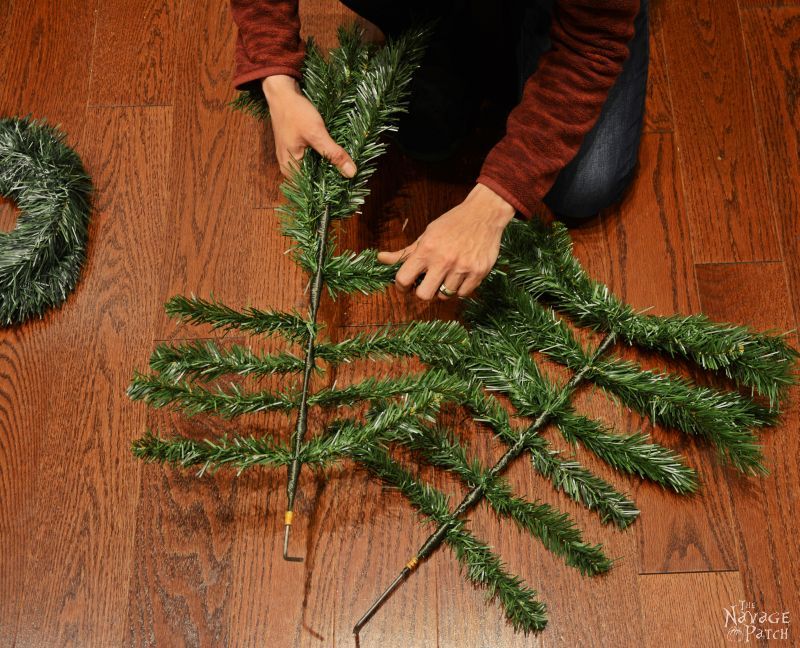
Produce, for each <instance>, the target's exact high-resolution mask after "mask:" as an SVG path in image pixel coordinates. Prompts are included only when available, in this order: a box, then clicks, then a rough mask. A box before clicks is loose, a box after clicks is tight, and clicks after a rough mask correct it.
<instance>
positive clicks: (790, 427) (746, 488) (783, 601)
mask: <svg viewBox="0 0 800 648" xmlns="http://www.w3.org/2000/svg"><path fill="white" fill-rule="evenodd" d="M785 277H786V275H785V269H784V268H783V264H781V263H752V264H746V265H710V266H700V267H698V268H697V280H698V287H699V291H700V298H701V300H702V305H703V311H704V312H706V313H708V315H709V316H710V317H713V318H715V319H718V320H723V321H734V322H745V323H747V324H749V325H751V326H752V327H754V328H755V329H757V330H766V329H775V330H778V331H785V330H788V329H789V328H791V327H792V325H793V322H794V318H793V310H792V298H791V296H790V295H789V293H788V291H787V286H786V278H785ZM791 341H792V343H793V344H794V345H795V348H797V344H798V340H797V337H796V336H792V338H791ZM790 398H791V406H790V407H789V409H788V410H787V411H786V413H785V415H784V417H783V420H782V422H781V423H780V424H779V426H778V427H776V428H775V429H772V430H764V431H763V432H762V433H761V434H760V435H759V436H760V438H761V442H762V447H763V451H764V456H765V458H766V465H767V467H768V468H769V469H770V471H771V472H770V474H769V475H767V476H766V477H762V478H751V479H742V478H734V477H733V476H730V477H729V478H728V481H729V485H730V489H731V495H732V503H733V515H734V520H735V522H736V524H735V529H736V536H737V541H738V545H739V565H740V568H741V570H742V580H743V583H744V592H745V596H744V598H746V599H747V600H748V601H753V602H755V603H756V607H758V609H760V610H763V611H768V612H773V611H778V612H783V611H787V610H788V611H790V613H791V612H793V611H795V610H798V609H800V575H798V573H797V570H796V569H793V568H792V567H791V566H792V565H796V564H798V560H800V550H798V546H797V541H796V539H797V538H798V537H800V523H798V519H800V516H798V501H797V497H796V495H795V494H796V493H797V492H798V488H800V469H799V468H798V462H797V457H798V456H800V441H799V440H798V438H797V434H795V431H796V430H797V429H798V426H800V408H798V402H800V390H798V389H797V388H794V389H793V390H792V392H791V394H790ZM790 632H791V631H790Z"/></svg>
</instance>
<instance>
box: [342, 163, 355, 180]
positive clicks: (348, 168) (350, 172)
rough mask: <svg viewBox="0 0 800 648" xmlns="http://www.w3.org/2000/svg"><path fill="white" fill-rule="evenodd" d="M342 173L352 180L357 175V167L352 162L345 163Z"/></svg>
mask: <svg viewBox="0 0 800 648" xmlns="http://www.w3.org/2000/svg"><path fill="white" fill-rule="evenodd" d="M342 173H344V174H345V175H346V176H347V177H348V178H352V177H353V176H354V175H355V174H356V165H355V164H353V163H352V162H345V163H344V166H343V167H342Z"/></svg>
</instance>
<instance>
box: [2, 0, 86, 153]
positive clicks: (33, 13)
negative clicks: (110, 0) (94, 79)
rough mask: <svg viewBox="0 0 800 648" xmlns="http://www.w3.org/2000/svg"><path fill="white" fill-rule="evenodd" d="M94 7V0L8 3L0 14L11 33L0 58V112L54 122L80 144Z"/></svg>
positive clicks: (43, 0) (75, 144)
mask: <svg viewBox="0 0 800 648" xmlns="http://www.w3.org/2000/svg"><path fill="white" fill-rule="evenodd" d="M4 4H7V3H4ZM94 8H95V2H94V0H92V1H90V2H86V1H85V0H67V1H66V2H58V1H56V0H41V1H39V2H16V1H15V2H12V3H11V4H10V6H9V7H8V8H7V11H8V15H7V16H6V17H5V20H6V23H7V25H6V29H7V33H8V34H11V35H12V36H11V37H10V38H8V39H6V42H7V47H8V53H7V54H6V55H4V56H3V57H2V58H0V80H2V82H3V91H2V92H0V114H2V115H18V116H24V115H27V114H29V113H30V114H31V115H32V116H33V117H37V118H44V119H46V120H47V121H48V122H49V123H51V124H54V125H60V126H61V127H62V128H63V130H65V131H66V132H67V133H68V134H69V136H70V140H71V142H72V144H73V146H80V145H81V143H82V139H81V138H82V136H83V127H84V120H85V112H86V100H87V93H88V87H89V75H88V74H87V70H88V69H90V66H89V63H90V61H91V52H92V36H93V34H94V25H95V13H94ZM53 70H58V73H57V74H54V73H53Z"/></svg>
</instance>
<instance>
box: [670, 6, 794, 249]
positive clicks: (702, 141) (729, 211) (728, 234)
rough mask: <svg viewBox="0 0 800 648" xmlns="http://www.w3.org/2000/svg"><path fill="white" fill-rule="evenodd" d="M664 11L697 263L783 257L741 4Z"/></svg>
mask: <svg viewBox="0 0 800 648" xmlns="http://www.w3.org/2000/svg"><path fill="white" fill-rule="evenodd" d="M658 10H659V14H660V18H659V19H660V21H661V23H662V25H663V30H664V32H663V33H664V48H665V51H666V58H667V69H668V74H669V83H670V87H671V91H672V102H673V110H674V117H675V129H676V136H677V140H676V142H677V145H678V152H679V159H680V162H681V167H682V169H683V186H684V192H685V196H686V210H687V215H688V218H689V222H690V224H691V237H692V247H693V252H694V259H695V262H697V263H707V262H730V261H760V260H772V259H777V258H780V255H781V252H780V241H779V238H778V234H777V228H776V223H775V206H774V204H773V202H772V200H771V198H770V197H771V195H772V192H771V191H770V188H769V185H768V184H767V178H766V173H765V167H764V160H763V157H762V155H761V150H760V147H759V143H758V135H757V132H756V129H755V112H754V108H753V97H752V91H751V88H750V86H749V84H748V82H747V81H748V78H747V76H746V75H745V74H743V73H742V71H743V70H746V69H747V68H746V65H747V61H746V57H745V53H744V45H743V43H742V39H741V30H740V28H739V15H738V13H737V9H736V2H735V0H722V1H720V2H712V1H711V0H699V1H698V2H691V3H684V2H665V3H663V4H661V5H659V7H658Z"/></svg>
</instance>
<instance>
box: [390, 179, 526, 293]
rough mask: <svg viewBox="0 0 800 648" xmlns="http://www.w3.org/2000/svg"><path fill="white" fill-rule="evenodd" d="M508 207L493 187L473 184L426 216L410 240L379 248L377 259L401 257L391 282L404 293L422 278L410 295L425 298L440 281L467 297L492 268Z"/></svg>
mask: <svg viewBox="0 0 800 648" xmlns="http://www.w3.org/2000/svg"><path fill="white" fill-rule="evenodd" d="M514 213H515V210H514V208H513V207H512V206H511V205H510V204H509V203H508V202H506V201H505V200H504V199H503V198H501V197H500V196H498V195H497V194H496V193H495V192H494V191H492V190H491V189H489V188H488V187H487V186H485V185H482V184H477V185H475V188H474V189H473V190H472V191H470V193H469V195H468V196H467V197H466V198H465V199H464V202H462V203H461V204H460V205H456V206H455V207H453V209H451V210H450V211H448V212H446V213H444V214H442V215H441V216H439V218H437V219H436V220H434V221H431V222H430V223H429V224H428V226H427V227H426V228H425V231H424V232H423V233H422V235H421V236H420V237H419V238H418V239H417V240H416V241H415V242H414V243H412V244H411V245H409V246H407V247H405V248H403V249H402V250H397V251H395V252H379V253H378V261H380V262H381V263H385V264H392V263H396V262H397V261H402V260H404V259H405V262H404V263H403V265H402V266H401V267H400V269H399V270H398V271H397V275H395V285H396V286H397V288H398V290H400V291H401V292H408V291H409V290H410V289H411V287H412V286H413V285H414V282H415V281H416V279H417V277H418V276H419V275H420V274H421V273H423V272H424V273H425V279H424V280H423V281H422V283H421V284H420V285H419V286H418V287H417V290H416V295H417V297H419V298H420V299H423V300H425V301H429V300H431V299H433V298H434V296H436V295H439V298H440V299H447V298H448V297H447V296H446V295H445V294H444V293H443V292H441V291H440V290H439V287H440V286H441V285H442V284H444V286H445V287H446V288H447V289H448V290H450V291H452V292H453V293H457V294H458V296H459V297H467V296H468V295H469V294H470V293H472V291H473V290H475V288H477V287H478V285H479V284H480V283H481V281H483V279H484V277H486V275H487V274H489V271H490V270H491V269H492V267H494V264H495V261H497V256H498V254H499V253H500V238H501V236H502V234H503V230H504V229H505V227H506V225H508V223H509V222H511V220H512V219H513V218H514Z"/></svg>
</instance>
